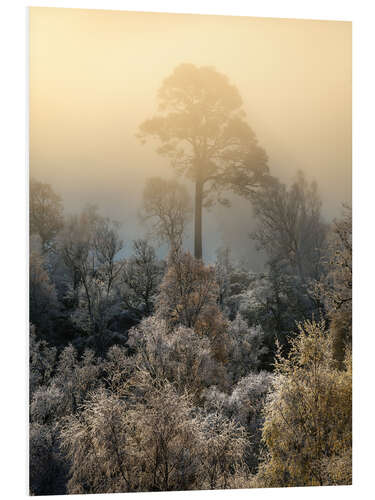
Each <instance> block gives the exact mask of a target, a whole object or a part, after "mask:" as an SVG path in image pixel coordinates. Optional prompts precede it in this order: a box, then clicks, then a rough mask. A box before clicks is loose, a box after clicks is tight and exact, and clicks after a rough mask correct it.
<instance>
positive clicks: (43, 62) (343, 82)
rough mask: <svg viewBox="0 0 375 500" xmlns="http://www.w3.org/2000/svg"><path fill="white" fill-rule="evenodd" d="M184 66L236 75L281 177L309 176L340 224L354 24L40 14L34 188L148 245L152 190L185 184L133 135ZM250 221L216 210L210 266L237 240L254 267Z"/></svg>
mask: <svg viewBox="0 0 375 500" xmlns="http://www.w3.org/2000/svg"><path fill="white" fill-rule="evenodd" d="M184 62H189V63H193V64H195V65H198V66H206V65H207V66H213V67H215V69H216V70H217V71H219V72H221V73H224V74H225V75H227V76H228V78H229V80H230V82H231V83H232V84H233V85H235V86H236V87H237V88H238V90H239V93H240V95H241V96H242V99H243V105H244V106H243V107H244V110H245V111H246V114H247V121H248V123H249V125H250V126H251V127H252V128H253V130H254V131H255V133H256V135H257V138H258V140H259V143H260V145H261V146H262V147H264V149H265V150H266V152H267V154H268V157H269V166H270V170H271V173H272V174H273V175H275V176H277V177H279V178H280V179H281V180H282V181H283V182H286V183H289V182H290V181H291V179H292V177H293V176H294V175H295V174H296V172H297V170H299V169H301V170H303V171H304V172H305V173H306V175H307V178H308V179H309V180H313V179H314V180H316V181H317V183H318V186H319V192H320V194H321V197H322V201H323V215H324V216H325V217H326V218H327V219H328V220H330V219H332V218H333V217H336V216H339V215H340V212H341V203H343V202H350V200H351V167H352V157H351V154H352V153H351V23H348V22H342V21H339V22H338V21H310V20H291V19H288V20H283V19H268V18H251V17H234V16H233V17H232V16H211V15H210V16H209V15H198V14H164V13H160V14H157V13H137V12H126V11H105V10H84V9H61V8H60V9H59V8H40V7H32V8H30V176H31V177H35V178H36V179H37V180H39V181H42V182H47V183H49V184H51V185H52V186H53V189H54V190H55V191H56V192H57V193H58V194H59V195H60V196H61V197H62V198H63V201H64V207H65V210H66V212H74V211H77V210H79V209H80V208H82V207H83V206H84V205H85V204H86V203H95V204H96V205H98V207H99V209H100V212H101V213H103V214H104V215H107V216H109V217H111V218H114V219H116V220H118V221H119V222H120V223H121V224H122V229H121V234H122V237H123V238H124V240H125V242H129V241H130V240H133V239H134V238H136V237H140V236H141V235H142V234H143V233H144V232H145V229H144V228H143V227H142V226H141V225H140V223H139V221H138V219H137V211H138V209H139V207H140V200H141V193H142V189H143V186H144V182H145V180H146V179H147V178H148V177H150V176H156V175H157V176H161V177H171V176H173V175H174V172H173V169H172V168H171V167H170V166H169V164H168V162H167V160H166V159H165V158H162V157H160V156H159V155H158V154H157V153H156V146H157V145H156V143H152V142H150V143H148V144H147V145H145V146H142V145H141V144H140V142H139V141H138V139H137V138H136V137H135V134H136V132H137V129H138V127H139V125H140V124H141V123H142V122H143V121H144V120H145V119H147V118H150V117H151V116H152V115H153V114H154V113H155V111H156V108H157V99H156V96H157V91H158V89H159V87H160V86H161V83H162V81H163V80H164V78H166V77H167V76H169V75H170V74H171V73H172V71H173V70H174V68H175V67H176V66H178V65H179V64H181V63H184ZM181 181H182V182H185V183H186V185H187V186H188V187H189V189H191V188H192V184H191V183H189V181H187V180H185V179H183V178H181ZM247 206H248V210H247ZM250 216H251V207H250V204H248V202H246V201H244V200H240V199H236V198H234V202H233V206H232V207H231V208H223V207H214V209H213V210H211V212H209V213H208V212H205V214H204V222H203V224H204V228H205V238H204V255H205V256H206V257H207V258H211V257H212V256H213V254H214V252H215V250H216V248H217V247H218V246H220V245H223V244H225V243H226V242H227V241H230V242H231V243H232V246H233V247H234V253H235V254H237V256H238V257H240V256H241V253H243V252H245V253H246V252H251V253H252V255H253V260H254V267H256V266H257V262H258V261H259V256H257V255H255V254H254V250H253V246H252V244H251V242H249V239H248V236H247V234H248V232H250V231H251V220H249V219H251V217H250ZM233 221H235V224H233ZM191 232H192V231H191ZM186 243H187V246H188V247H190V248H191V247H192V238H191V237H190V238H188V239H187V242H186ZM247 245H249V246H247ZM126 250H127V251H129V250H130V244H129V243H128V244H127V248H126Z"/></svg>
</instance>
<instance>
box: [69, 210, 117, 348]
mask: <svg viewBox="0 0 375 500" xmlns="http://www.w3.org/2000/svg"><path fill="white" fill-rule="evenodd" d="M121 248H122V241H121V240H120V239H119V235H118V225H117V224H116V223H115V222H113V221H111V220H109V219H107V218H104V217H101V216H100V215H99V214H98V213H97V210H96V208H95V207H92V206H89V207H87V208H85V209H84V210H83V211H82V213H81V214H80V215H79V216H72V217H70V218H69V219H68V220H67V222H66V224H65V227H64V230H63V231H62V233H61V237H60V251H61V255H62V257H63V260H64V262H65V265H66V266H67V269H68V270H69V273H70V277H71V283H70V286H69V288H68V292H67V293H66V299H69V301H70V303H71V304H72V305H73V307H74V311H73V313H72V319H73V321H74V323H75V324H76V325H77V326H78V327H79V328H80V329H81V331H83V332H84V333H85V334H86V335H87V336H89V337H91V338H92V339H93V343H94V344H95V345H96V349H97V350H98V351H99V352H102V351H103V350H104V349H105V346H106V338H105V337H106V333H108V332H107V326H108V323H109V321H110V320H111V319H112V318H113V317H114V316H115V315H116V314H118V312H119V311H120V302H121V301H120V297H119V295H118V293H117V290H116V288H115V285H116V283H117V281H118V279H119V276H120V273H121V271H122V268H123V266H124V264H123V262H121V261H119V260H117V255H118V253H119V251H120V250H121Z"/></svg>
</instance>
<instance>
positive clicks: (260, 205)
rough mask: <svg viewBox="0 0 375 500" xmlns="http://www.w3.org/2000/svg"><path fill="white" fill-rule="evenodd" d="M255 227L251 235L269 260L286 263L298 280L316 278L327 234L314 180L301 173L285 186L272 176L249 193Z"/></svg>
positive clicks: (319, 270) (284, 264)
mask: <svg viewBox="0 0 375 500" xmlns="http://www.w3.org/2000/svg"><path fill="white" fill-rule="evenodd" d="M251 199H252V202H253V207H254V212H255V216H256V219H257V221H258V227H257V229H256V231H255V232H254V233H253V235H252V237H253V238H254V239H255V240H256V241H257V242H258V244H259V247H260V248H262V249H264V250H265V251H266V253H267V254H268V256H269V259H270V262H274V263H275V262H277V263H278V266H280V265H281V266H286V267H287V268H288V269H289V272H291V273H295V274H297V275H298V276H299V278H300V279H301V280H302V282H307V281H308V280H309V279H311V278H314V279H316V278H318V277H319V274H320V272H321V260H322V256H323V252H324V243H325V238H326V234H327V225H326V224H325V223H324V222H323V220H322V217H321V200H320V198H319V195H318V191H317V186H316V183H314V182H312V183H308V182H307V180H306V179H305V176H304V174H303V173H302V172H298V174H297V178H296V180H295V182H294V183H293V184H292V185H291V186H290V188H289V189H288V188H287V187H286V186H285V185H284V184H281V183H280V182H279V181H277V180H276V179H275V180H273V182H272V183H269V184H268V185H267V186H265V187H264V188H263V189H262V190H259V191H258V192H256V193H253V194H252V196H251Z"/></svg>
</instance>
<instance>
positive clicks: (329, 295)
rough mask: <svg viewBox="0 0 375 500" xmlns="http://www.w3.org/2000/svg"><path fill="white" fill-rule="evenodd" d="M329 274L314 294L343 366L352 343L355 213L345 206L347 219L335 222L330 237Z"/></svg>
mask: <svg viewBox="0 0 375 500" xmlns="http://www.w3.org/2000/svg"><path fill="white" fill-rule="evenodd" d="M330 236H331V237H330V242H329V249H328V256H327V258H326V262H325V265H326V271H327V272H326V273H325V275H324V276H322V278H321V279H320V280H319V281H318V282H317V283H316V284H315V287H314V292H315V293H316V295H317V297H318V298H319V300H320V301H321V302H322V303H323V304H324V308H325V312H326V314H327V317H328V319H329V321H330V332H331V335H332V340H333V349H334V357H335V359H336V361H337V362H338V366H343V361H344V357H345V350H346V348H347V346H348V345H349V346H350V345H351V339H352V213H351V207H349V206H344V208H343V216H342V218H341V219H340V220H338V221H334V223H333V228H332V232H331V235H330Z"/></svg>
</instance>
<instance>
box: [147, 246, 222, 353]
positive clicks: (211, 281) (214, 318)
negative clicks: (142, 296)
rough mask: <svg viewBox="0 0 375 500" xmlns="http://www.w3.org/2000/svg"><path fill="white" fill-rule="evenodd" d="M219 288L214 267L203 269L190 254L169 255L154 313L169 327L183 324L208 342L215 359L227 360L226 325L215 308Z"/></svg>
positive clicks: (179, 252) (199, 261)
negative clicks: (206, 338) (204, 337)
mask: <svg viewBox="0 0 375 500" xmlns="http://www.w3.org/2000/svg"><path fill="white" fill-rule="evenodd" d="M217 299H218V286H217V283H216V279H215V269H214V267H213V266H205V265H204V264H203V263H202V261H201V260H197V259H195V258H194V257H192V256H191V254H190V253H188V252H186V253H183V252H181V251H178V252H174V253H172V254H171V255H170V259H169V267H168V269H167V272H166V274H165V276H164V278H163V281H162V283H161V285H160V293H159V295H158V298H157V313H158V314H159V316H160V317H161V318H163V319H165V320H166V322H167V325H168V327H170V328H172V329H173V328H174V327H175V326H177V325H183V326H186V327H188V328H192V329H193V330H194V331H195V332H196V333H197V334H198V335H203V336H206V337H208V338H209V339H210V342H211V346H212V349H213V351H214V353H215V357H216V358H217V359H218V360H219V361H221V362H225V361H226V359H227V349H228V336H227V322H226V319H225V318H224V316H223V314H222V313H221V311H220V309H219V307H218V306H217Z"/></svg>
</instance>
